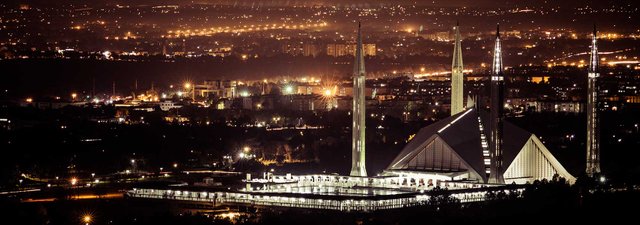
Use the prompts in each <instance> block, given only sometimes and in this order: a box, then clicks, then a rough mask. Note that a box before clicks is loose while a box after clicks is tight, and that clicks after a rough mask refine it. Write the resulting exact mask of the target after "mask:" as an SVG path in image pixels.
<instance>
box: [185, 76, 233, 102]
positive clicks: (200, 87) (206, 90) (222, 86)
mask: <svg viewBox="0 0 640 225" xmlns="http://www.w3.org/2000/svg"><path fill="white" fill-rule="evenodd" d="M237 86H238V82H237V81H231V80H207V81H204V82H203V83H202V84H196V85H195V87H194V88H195V92H196V93H195V96H196V98H209V97H215V98H235V97H237V93H236V92H237Z"/></svg>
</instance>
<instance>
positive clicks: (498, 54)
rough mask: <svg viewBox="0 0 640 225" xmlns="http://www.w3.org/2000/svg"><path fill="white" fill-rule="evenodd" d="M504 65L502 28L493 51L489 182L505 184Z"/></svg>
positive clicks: (497, 32)
mask: <svg viewBox="0 0 640 225" xmlns="http://www.w3.org/2000/svg"><path fill="white" fill-rule="evenodd" d="M503 69H504V67H503V65H502V46H501V43H500V26H499V25H498V28H497V30H496V44H495V48H494V50H493V69H492V73H491V106H490V109H491V114H490V121H489V123H488V124H489V127H490V128H491V129H490V132H491V133H490V136H489V138H490V139H489V149H490V152H489V154H490V156H491V158H490V161H491V171H490V173H489V182H491V183H500V184H501V183H504V178H503V177H502V174H503V171H504V168H503V165H502V163H503V161H502V160H503V159H502V153H503V152H502V144H503V143H502V142H503V137H502V129H503V121H504V73H503Z"/></svg>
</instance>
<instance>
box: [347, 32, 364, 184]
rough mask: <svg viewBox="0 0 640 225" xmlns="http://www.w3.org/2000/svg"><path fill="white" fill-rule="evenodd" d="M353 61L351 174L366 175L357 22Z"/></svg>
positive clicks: (359, 39) (360, 60)
mask: <svg viewBox="0 0 640 225" xmlns="http://www.w3.org/2000/svg"><path fill="white" fill-rule="evenodd" d="M357 39H358V40H357V42H358V43H357V45H356V54H355V62H354V63H353V129H352V146H351V147H352V148H351V149H352V150H351V173H350V175H351V176H358V177H366V176H367V169H366V167H365V138H364V134H365V118H366V117H365V101H364V100H365V99H364V98H365V93H364V89H365V74H366V72H365V70H364V54H363V53H364V51H363V47H362V33H361V28H360V22H358V38H357Z"/></svg>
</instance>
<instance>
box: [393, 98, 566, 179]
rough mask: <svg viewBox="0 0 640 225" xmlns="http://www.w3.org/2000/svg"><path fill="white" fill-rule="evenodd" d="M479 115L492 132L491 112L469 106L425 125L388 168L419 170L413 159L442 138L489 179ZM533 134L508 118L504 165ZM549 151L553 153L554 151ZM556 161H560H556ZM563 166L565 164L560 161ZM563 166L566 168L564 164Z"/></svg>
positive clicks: (487, 129) (504, 145) (505, 130)
mask: <svg viewBox="0 0 640 225" xmlns="http://www.w3.org/2000/svg"><path fill="white" fill-rule="evenodd" d="M478 118H480V119H481V120H482V124H483V132H484V134H485V135H489V134H490V128H489V115H488V113H479V112H478V111H477V110H475V109H473V108H471V109H467V110H465V111H463V112H461V113H458V114H456V115H454V116H451V117H448V118H445V119H442V120H440V121H438V122H436V123H434V124H431V125H429V126H427V127H424V128H422V129H421V130H420V131H419V132H418V133H417V134H416V135H415V136H414V138H413V139H412V140H411V141H410V142H409V143H408V144H407V145H406V146H405V147H404V148H403V149H402V151H401V152H400V154H398V156H397V157H396V158H395V159H394V160H393V161H392V162H391V164H390V165H389V166H388V167H387V170H407V169H408V168H412V169H413V170H415V168H419V166H415V165H413V164H415V161H413V162H412V160H413V159H414V158H415V157H416V156H418V155H419V154H420V152H421V151H424V148H425V147H426V146H427V145H428V144H429V143H431V142H433V140H435V139H441V140H442V141H443V142H445V143H446V146H449V147H450V149H451V150H452V151H454V152H455V153H456V155H459V156H460V157H461V159H462V161H463V162H464V164H466V165H469V167H470V168H471V169H472V170H473V171H471V172H474V173H476V174H478V175H479V176H480V177H482V179H483V180H485V181H486V179H487V177H486V173H485V165H484V156H483V155H482V150H483V149H482V142H481V137H480V136H481V135H480V122H479V121H478ZM532 137H533V138H535V135H533V134H531V133H530V132H527V131H526V130H524V129H522V128H519V127H517V126H516V125H514V124H512V123H510V122H508V121H504V136H503V149H504V152H503V160H504V161H503V165H505V167H508V166H510V165H511V163H512V162H513V161H514V159H515V158H516V156H517V155H518V154H519V153H520V151H521V150H522V148H523V146H524V145H525V144H526V143H527V142H528V141H529V140H530V139H531V138H532ZM487 138H489V137H487ZM540 144H541V143H540ZM544 149H546V148H544ZM547 152H548V151H547ZM548 155H549V156H550V157H552V155H551V153H549V154H548ZM554 160H555V161H556V162H557V160H556V159H555V158H554V159H553V160H552V161H554ZM410 163H411V165H410ZM554 165H560V164H559V163H554ZM560 167H562V166H561V165H560ZM505 169H506V168H505ZM561 170H564V168H562V169H561ZM425 172H433V171H425ZM441 172H444V171H441ZM503 172H504V171H503ZM567 174H568V173H567Z"/></svg>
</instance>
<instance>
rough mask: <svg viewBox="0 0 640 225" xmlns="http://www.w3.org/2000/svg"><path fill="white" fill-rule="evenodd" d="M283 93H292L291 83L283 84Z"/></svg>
mask: <svg viewBox="0 0 640 225" xmlns="http://www.w3.org/2000/svg"><path fill="white" fill-rule="evenodd" d="M284 94H287V95H290V94H293V86H292V85H285V86H284Z"/></svg>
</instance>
